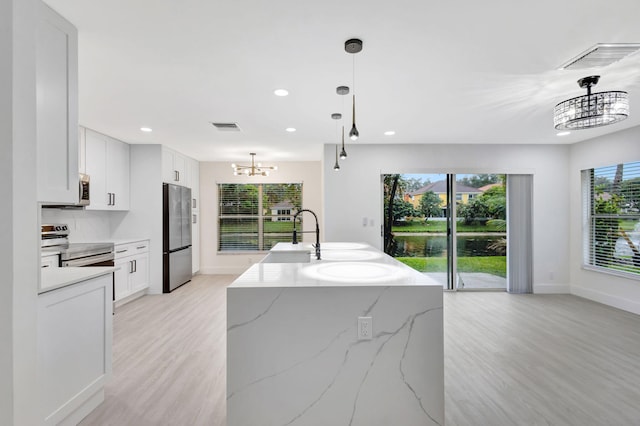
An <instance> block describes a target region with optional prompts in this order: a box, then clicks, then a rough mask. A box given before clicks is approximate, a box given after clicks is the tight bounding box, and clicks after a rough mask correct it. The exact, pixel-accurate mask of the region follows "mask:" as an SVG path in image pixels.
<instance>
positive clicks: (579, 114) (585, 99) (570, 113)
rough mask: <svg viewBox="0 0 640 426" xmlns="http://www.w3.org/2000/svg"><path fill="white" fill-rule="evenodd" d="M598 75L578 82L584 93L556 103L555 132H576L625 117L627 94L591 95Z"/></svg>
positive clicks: (620, 92)
mask: <svg viewBox="0 0 640 426" xmlns="http://www.w3.org/2000/svg"><path fill="white" fill-rule="evenodd" d="M599 79H600V76H599V75H592V76H589V77H584V78H581V79H580V80H578V85H579V86H580V87H582V88H583V89H584V88H586V89H587V94H586V95H583V96H578V97H576V98H571V99H568V100H566V101H564V102H560V103H559V104H558V105H556V106H555V108H554V109H553V125H554V126H555V128H556V129H559V130H560V129H568V130H580V129H590V128H592V127H599V126H606V125H608V124H613V123H617V122H618V121H622V120H624V119H625V118H627V117H628V116H629V98H628V95H627V92H622V91H610V92H598V93H593V94H592V93H591V86H595V85H596V84H597V83H598V80H599Z"/></svg>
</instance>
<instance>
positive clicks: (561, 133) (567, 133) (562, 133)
mask: <svg viewBox="0 0 640 426" xmlns="http://www.w3.org/2000/svg"><path fill="white" fill-rule="evenodd" d="M570 134H571V132H559V133H556V136H567V135H570Z"/></svg>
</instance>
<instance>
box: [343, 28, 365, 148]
mask: <svg viewBox="0 0 640 426" xmlns="http://www.w3.org/2000/svg"><path fill="white" fill-rule="evenodd" d="M344 50H345V51H346V52H347V53H351V54H352V55H354V56H353V109H352V115H351V117H352V121H351V130H350V131H349V138H350V139H351V140H352V141H355V140H357V139H358V138H359V137H360V132H358V128H357V127H356V57H355V54H356V53H358V52H360V51H361V50H362V40H360V39H357V38H352V39H349V40H347V41H345V42H344Z"/></svg>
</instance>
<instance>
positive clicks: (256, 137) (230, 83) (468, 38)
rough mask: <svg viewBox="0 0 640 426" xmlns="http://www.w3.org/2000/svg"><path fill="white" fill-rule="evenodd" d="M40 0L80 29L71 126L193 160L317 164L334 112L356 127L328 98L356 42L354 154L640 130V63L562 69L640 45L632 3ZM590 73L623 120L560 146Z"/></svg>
mask: <svg viewBox="0 0 640 426" xmlns="http://www.w3.org/2000/svg"><path fill="white" fill-rule="evenodd" d="M46 2H47V3H48V4H49V5H50V6H51V7H53V8H54V9H55V10H57V11H58V12H59V13H60V14H61V15H63V16H64V17H66V18H67V19H68V20H70V21H71V22H72V23H73V24H75V26H76V27H77V28H78V33H79V67H80V69H79V75H80V83H79V85H80V87H79V90H80V123H81V124H82V125H85V126H87V127H90V128H93V129H95V130H97V131H100V132H104V133H107V134H109V135H111V136H114V137H116V138H119V139H122V140H125V141H127V142H131V143H161V144H165V145H167V146H170V147H173V148H175V149H178V150H179V151H182V152H183V153H185V154H187V155H190V156H192V157H194V158H196V159H199V160H202V161H248V160H249V155H248V154H249V152H257V153H258V159H259V160H261V161H265V162H266V161H278V160H279V161H289V160H290V161H295V160H319V159H320V158H321V151H322V145H323V144H326V143H336V142H338V133H337V132H336V122H335V121H334V120H332V119H331V113H333V112H343V113H344V117H345V120H344V121H345V125H346V127H347V131H348V128H349V126H350V119H351V113H350V108H351V98H350V97H341V96H338V95H337V94H336V91H335V89H336V87H337V86H339V85H347V86H350V87H351V86H352V61H353V59H354V56H353V55H350V54H348V53H346V52H345V51H344V42H345V40H347V39H349V38H353V37H357V38H360V39H362V40H363V42H364V49H363V51H362V52H360V53H358V54H357V55H355V78H356V89H357V90H356V95H357V98H356V100H357V104H356V106H357V110H356V113H357V124H358V129H359V131H360V135H361V137H360V139H359V140H358V141H357V142H355V143H359V144H369V143H375V144H378V143H391V144H399V143H498V144H501V143H534V144H538V143H553V144H556V143H562V144H564V143H574V142H577V141H580V140H584V139H589V138H592V137H595V136H599V135H601V134H604V133H610V132H614V131H618V130H622V129H624V128H628V127H631V126H636V125H638V124H640V113H638V114H634V112H635V111H636V109H635V108H636V107H637V108H638V111H640V72H639V70H640V54H636V55H633V56H630V57H628V58H626V59H623V60H622V61H620V62H618V63H615V64H612V65H609V66H607V67H604V68H600V69H592V70H582V71H560V70H557V68H558V66H560V65H561V64H563V63H564V62H566V61H567V60H569V59H571V58H572V57H574V56H576V55H578V54H579V53H581V52H582V51H584V50H586V49H588V48H589V47H591V46H593V45H594V44H596V43H637V42H640V25H639V24H638V18H639V17H640V2H638V0H618V1H616V2H609V3H607V2H599V1H593V0H588V1H587V0H538V1H527V2H524V1H513V0H485V1H472V0H466V1H448V2H446V1H441V2H433V1H430V2H428V1H424V0H423V1H418V0H396V1H393V2H391V1H378V0H351V1H345V0H342V1H338V0H324V1H316V2H310V1H301V0H270V1H264V0H231V1H220V0H218V1H216V0H181V1H175V0H46ZM592 74H599V75H601V76H602V77H601V79H600V83H599V84H598V86H597V87H596V88H595V91H603V90H626V91H628V92H629V97H630V104H631V117H630V118H629V119H627V120H626V121H623V122H622V123H619V124H616V125H612V126H608V127H603V128H600V129H593V130H581V131H576V132H573V134H571V135H570V136H566V137H562V138H560V137H558V136H556V131H555V129H554V128H553V118H552V112H553V106H554V105H555V104H556V103H558V102H560V101H562V100H564V99H566V98H569V97H574V96H579V95H582V94H584V93H585V92H584V90H583V89H580V88H579V87H578V85H577V84H576V81H577V80H578V79H579V78H581V77H584V76H587V75H592ZM277 88H286V89H288V90H289V92H290V95H289V96H288V97H284V98H280V97H276V96H274V94H273V90H274V89H277ZM343 101H344V102H343ZM343 106H344V108H343ZM212 121H223V122H237V123H238V124H239V126H240V127H241V129H242V131H241V132H239V133H229V132H220V131H218V130H216V129H215V128H214V127H213V126H212V125H211V124H210V122H212ZM141 126H149V127H151V128H153V132H152V133H149V134H145V133H142V132H141V131H140V130H139V128H140V127H141ZM286 127H295V128H296V129H298V130H297V132H295V133H287V132H286V131H285V128H286ZM387 130H395V131H396V135H395V136H384V135H383V132H384V131H387ZM348 143H351V142H350V141H348ZM347 148H348V147H347Z"/></svg>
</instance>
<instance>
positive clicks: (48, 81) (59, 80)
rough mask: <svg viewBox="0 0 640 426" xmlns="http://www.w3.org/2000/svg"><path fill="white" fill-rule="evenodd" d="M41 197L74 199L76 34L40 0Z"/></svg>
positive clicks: (61, 200)
mask: <svg viewBox="0 0 640 426" xmlns="http://www.w3.org/2000/svg"><path fill="white" fill-rule="evenodd" d="M36 102H37V109H36V119H37V126H36V127H37V134H36V138H37V154H36V157H37V165H38V172H37V173H38V177H37V178H38V201H41V202H43V203H55V204H59V203H63V204H75V203H77V202H78V198H79V183H78V33H77V31H76V28H75V27H74V26H73V25H71V23H69V22H68V21H67V20H65V19H64V18H63V17H61V16H60V15H58V14H57V13H56V12H55V11H53V10H52V9H50V8H49V7H48V6H46V5H45V4H44V3H42V2H38V24H37V36H36Z"/></svg>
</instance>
